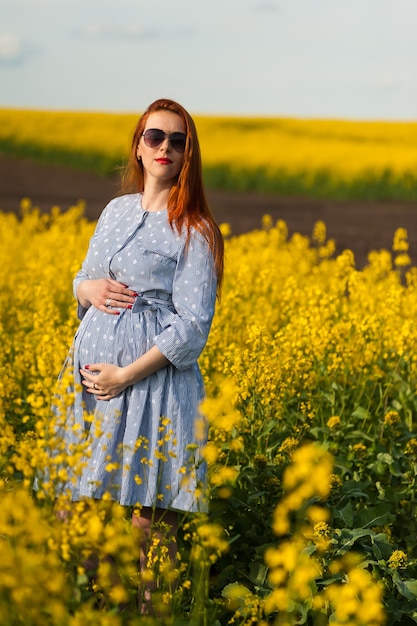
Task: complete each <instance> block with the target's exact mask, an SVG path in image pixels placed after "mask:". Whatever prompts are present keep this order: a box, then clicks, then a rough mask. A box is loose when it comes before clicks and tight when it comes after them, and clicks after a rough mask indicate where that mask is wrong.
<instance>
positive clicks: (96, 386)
mask: <svg viewBox="0 0 417 626" xmlns="http://www.w3.org/2000/svg"><path fill="white" fill-rule="evenodd" d="M80 372H81V376H82V377H83V380H82V383H83V385H84V387H86V389H87V391H88V393H93V394H94V395H95V396H97V399H98V400H111V399H112V398H115V397H116V396H118V395H119V393H121V392H122V391H123V390H124V389H126V387H128V386H129V382H128V380H127V378H126V375H125V373H124V368H123V367H118V366H117V365H112V364H111V363H96V364H93V365H86V366H85V368H84V369H80Z"/></svg>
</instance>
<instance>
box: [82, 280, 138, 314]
mask: <svg viewBox="0 0 417 626" xmlns="http://www.w3.org/2000/svg"><path fill="white" fill-rule="evenodd" d="M137 295H138V294H137V293H136V292H135V291H133V290H132V289H129V288H128V287H127V286H126V285H124V284H123V283H120V282H119V281H118V280H113V279H112V278H97V279H88V280H83V281H82V282H81V283H80V284H79V285H78V287H77V298H78V301H79V303H80V304H81V305H82V306H83V307H84V308H86V309H87V308H88V307H89V306H90V305H91V304H92V305H93V306H95V307H96V309H99V310H100V311H103V312H105V313H109V315H119V314H120V311H118V310H117V309H131V308H132V305H133V303H134V301H135V298H136V296H137Z"/></svg>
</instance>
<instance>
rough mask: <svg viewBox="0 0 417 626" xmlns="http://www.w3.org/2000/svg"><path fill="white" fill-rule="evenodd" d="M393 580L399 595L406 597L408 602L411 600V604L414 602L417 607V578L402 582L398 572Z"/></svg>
mask: <svg viewBox="0 0 417 626" xmlns="http://www.w3.org/2000/svg"><path fill="white" fill-rule="evenodd" d="M392 579H393V582H394V584H395V586H396V587H397V590H398V591H399V593H400V594H401V595H402V596H404V598H407V600H409V601H410V602H412V601H414V605H415V606H416V605H417V580H416V579H415V578H410V579H408V580H402V578H401V577H400V575H399V574H398V572H395V573H394V575H393V577H392ZM415 606H414V608H415ZM410 609H411V607H410Z"/></svg>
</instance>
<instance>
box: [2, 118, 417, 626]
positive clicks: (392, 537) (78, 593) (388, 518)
mask: <svg viewBox="0 0 417 626" xmlns="http://www.w3.org/2000/svg"><path fill="white" fill-rule="evenodd" d="M15 119H17V118H15ZM91 119H95V118H94V116H92V117H91ZM125 121H126V123H128V124H131V121H127V119H126V120H125ZM75 126H76V127H77V124H75ZM29 127H32V130H33V131H35V130H37V132H38V135H41V134H42V132H41V129H40V122H39V124H38V125H37V124H36V123H34V118H32V121H31V122H30V124H29V123H28V128H29ZM35 127H36V128H35ZM100 127H102V124H99V125H98V126H96V127H95V128H92V129H91V132H90V134H89V135H88V137H89V142H90V143H88V145H89V147H90V148H91V147H92V146H93V143H92V142H93V138H94V142H95V143H94V146H98V145H99V144H103V146H104V145H105V144H106V136H105V135H103V134H101V135H100V132H99V128H100ZM323 128H324V123H323ZM52 130H53V125H51V130H50V132H51V137H52ZM125 130H126V129H121V128H119V130H118V133H117V134H118V135H120V137H121V138H123V140H124V137H126V134H127V133H126V132H125ZM43 131H44V132H45V140H46V137H47V133H46V130H45V127H44V128H43ZM16 132H18V131H16ZM28 132H29V131H28ZM58 135H59V133H58ZM34 136H35V134H34V135H33V137H34ZM61 139H62V135H61ZM26 140H28V141H29V140H30V136H29V135H26ZM86 140H87V137H86ZM68 141H69V137H68ZM74 141H75V140H74ZM109 141H110V140H109ZM64 143H65V142H64ZM358 143H360V142H358ZM80 145H81V144H80ZM86 146H87V144H86ZM112 146H113V147H112V148H110V145H108V146H107V148H106V149H109V150H110V149H114V150H116V152H117V150H118V149H119V148H115V147H114V146H115V144H112ZM121 148H122V146H121V147H120V149H121ZM345 175H347V170H345ZM93 227H94V225H93V224H91V223H89V222H88V221H87V220H86V219H85V218H84V217H83V206H82V205H81V204H80V205H78V206H75V207H73V208H72V209H70V210H69V211H68V212H66V213H61V212H60V211H59V209H58V208H57V207H55V208H53V209H52V210H51V213H50V214H49V215H45V214H41V213H40V212H39V211H38V210H37V209H36V207H32V206H31V202H30V200H29V199H26V200H23V201H22V207H21V209H20V213H19V215H13V214H0V237H1V241H2V246H1V248H0V262H1V267H2V270H3V271H2V274H1V279H0V302H1V307H0V341H1V346H2V350H1V352H0V372H1V376H0V491H1V499H2V505H1V507H0V550H1V555H2V556H1V559H2V566H1V569H2V573H1V576H0V624H8V625H9V624H13V625H16V626H17V625H19V626H20V625H22V626H35V625H36V626H38V625H39V626H81V625H82V626H89V625H93V624H97V623H100V624H102V625H104V626H124V625H127V624H129V625H132V624H133V625H135V624H138V625H140V624H144V625H145V626H146V625H155V626H156V625H157V624H167V625H169V624H172V625H173V626H180V625H184V624H192V625H205V626H214V625H216V626H226V625H227V624H233V625H242V626H249V625H250V624H252V625H253V624H258V625H260V626H267V625H271V624H274V625H277V626H278V625H280V626H281V625H282V626H283V625H289V624H295V623H296V624H313V625H317V626H321V625H325V624H328V623H331V624H335V625H337V626H342V625H344V626H353V625H355V626H382V625H383V624H388V625H391V624H392V625H393V624H399V625H400V624H411V623H414V622H415V620H416V615H417V548H416V542H415V537H416V534H417V503H416V496H415V494H416V477H417V435H416V411H417V399H416V384H417V325H416V323H415V320H416V318H417V269H416V268H413V267H411V266H410V262H409V257H408V241H407V232H406V231H404V229H398V230H397V231H396V232H395V233H393V244H392V249H391V250H382V251H379V252H373V253H371V254H370V255H369V262H368V264H367V265H366V266H365V267H364V268H363V269H362V270H358V269H357V268H356V266H355V259H354V256H353V254H352V253H351V252H350V251H349V250H346V251H344V252H343V253H342V254H340V255H339V256H336V255H335V242H333V241H331V240H328V239H327V236H326V228H325V225H324V224H323V223H321V222H318V223H317V224H316V226H315V228H314V230H313V232H312V233H311V236H310V237H307V236H301V235H300V234H294V235H293V236H292V237H291V238H289V237H288V233H287V228H286V224H285V223H284V222H282V221H278V222H277V223H273V221H272V220H271V218H270V217H269V216H267V215H266V216H264V218H263V220H262V223H261V224H260V225H259V229H257V230H254V231H253V232H250V233H247V234H244V235H240V236H233V233H230V227H229V226H228V225H227V224H223V225H222V229H223V232H224V234H225V239H226V275H225V284H224V291H223V295H222V299H221V302H220V304H219V306H218V309H217V312H216V316H215V319H214V323H213V328H212V332H211V335H210V339H209V343H208V345H207V347H206V349H205V351H204V352H203V355H202V356H201V361H200V363H201V368H202V372H203V375H204V379H205V384H206V390H207V398H206V400H205V401H204V403H203V405H202V410H203V412H204V413H205V414H206V415H207V418H208V420H209V423H210V438H209V442H208V444H207V446H206V447H205V448H204V450H203V452H204V457H205V459H206V461H207V463H208V467H209V485H208V488H207V494H206V497H207V498H208V502H209V512H208V513H207V514H199V515H195V516H192V517H185V518H184V519H183V520H182V522H181V532H180V534H179V538H178V540H179V548H180V554H181V559H180V560H179V561H178V564H177V566H176V569H175V571H174V572H173V571H172V569H170V568H169V567H168V564H167V561H166V557H165V555H166V550H165V547H164V545H162V544H161V545H152V546H149V551H148V553H147V555H146V557H147V562H148V566H149V571H150V572H152V576H153V577H154V583H155V587H156V590H155V593H154V603H155V606H156V608H157V615H155V616H150V615H148V616H145V615H142V616H141V615H139V614H138V612H137V609H136V597H137V589H138V587H139V586H140V584H141V582H142V581H141V577H140V573H139V571H138V567H137V563H138V561H139V558H140V555H139V537H138V536H137V534H136V533H137V529H134V528H132V527H131V525H130V524H129V511H126V510H124V509H122V508H120V507H116V506H114V505H112V504H111V503H110V502H104V503H94V502H92V503H88V504H87V503H80V504H79V505H77V506H75V507H73V509H72V511H71V516H70V517H69V518H68V519H67V521H66V522H64V523H63V522H61V521H58V520H57V519H56V517H55V514H54V502H53V495H52V494H53V484H54V481H56V480H60V479H62V478H65V475H66V472H67V471H68V468H69V467H70V468H71V469H72V470H74V471H76V469H77V463H78V462H79V458H80V456H79V455H80V454H81V451H77V450H74V451H73V454H72V455H71V457H70V458H68V457H66V456H65V453H64V452H63V451H62V452H61V453H58V454H57V455H56V456H55V457H53V458H52V459H51V458H50V457H48V455H47V454H46V449H47V447H48V445H50V443H51V437H54V432H55V431H54V428H53V417H52V414H51V409H50V406H51V403H52V397H53V393H54V389H55V381H56V378H57V375H58V373H59V370H60V367H61V364H62V362H63V359H64V357H65V355H66V352H67V349H68V346H69V345H70V342H71V339H72V336H73V334H74V331H75V329H76V326H77V320H76V310H75V303H74V301H73V297H72V292H71V282H72V278H73V276H74V274H75V272H76V271H77V269H78V267H79V265H80V263H81V260H82V258H83V256H84V254H85V251H86V248H87V244H88V240H89V238H90V236H91V234H92V231H93ZM64 402H65V400H64ZM46 465H48V469H49V476H50V483H49V485H48V484H47V485H46V486H45V488H44V490H43V491H41V492H38V493H37V494H34V493H33V491H32V486H33V480H34V477H35V475H36V472H37V470H38V469H39V468H43V467H45V466H46ZM93 555H95V556H96V557H97V558H98V567H97V570H96V573H95V575H94V576H93V577H92V576H91V573H90V572H89V567H88V563H89V560H91V558H92V556H93ZM115 572H116V573H117V577H116V578H115Z"/></svg>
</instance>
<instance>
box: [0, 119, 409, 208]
mask: <svg viewBox="0 0 417 626" xmlns="http://www.w3.org/2000/svg"><path fill="white" fill-rule="evenodd" d="M138 117H139V113H138V114H117V113H114V114H111V113H86V112H65V111H32V110H16V109H11V110H9V109H0V151H1V152H3V153H6V154H17V155H26V156H33V157H35V158H37V159H42V160H45V161H49V162H56V163H65V164H70V165H73V166H75V167H79V168H85V169H92V170H94V171H98V172H99V173H101V174H109V173H114V172H115V171H117V169H118V167H119V166H120V164H121V163H122V162H123V161H124V160H126V155H127V154H128V150H129V140H128V138H129V137H130V136H131V134H132V131H133V128H134V126H135V124H136V121H137V119H138ZM195 121H196V125H197V129H198V133H199V138H200V141H201V147H202V153H203V163H204V175H205V180H206V184H207V186H208V187H211V188H222V189H231V190H252V191H253V190H259V191H269V192H278V193H285V194H298V195H300V194H301V195H302V194H307V195H309V196H319V197H331V198H361V199H362V198H380V199H389V198H391V199H403V200H407V199H408V200H415V199H417V122H408V123H407V122H382V121H381V122H372V121H370V122H365V121H349V120H320V119H291V118H268V117H266V118H265V117H264V118H258V117H253V118H251V117H209V116H196V117H195Z"/></svg>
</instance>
